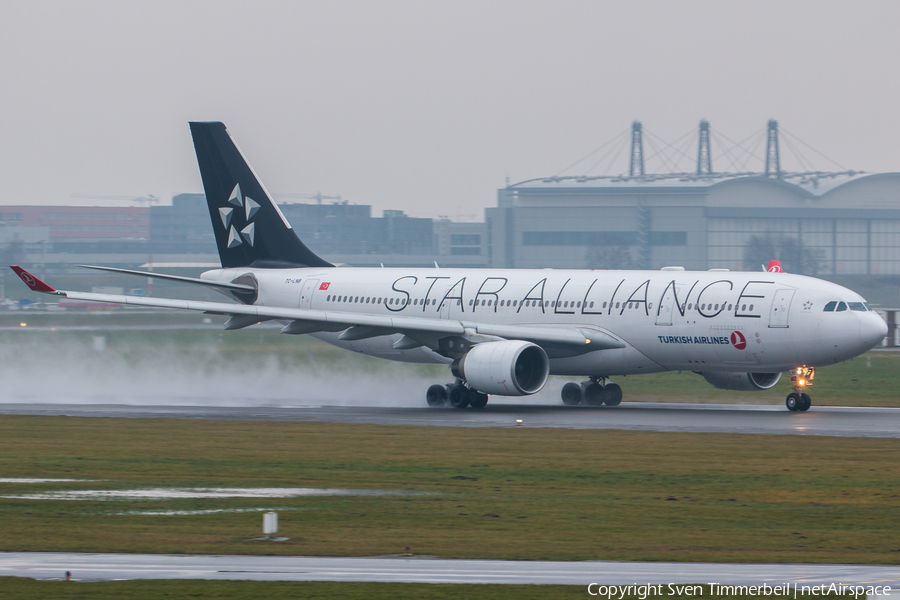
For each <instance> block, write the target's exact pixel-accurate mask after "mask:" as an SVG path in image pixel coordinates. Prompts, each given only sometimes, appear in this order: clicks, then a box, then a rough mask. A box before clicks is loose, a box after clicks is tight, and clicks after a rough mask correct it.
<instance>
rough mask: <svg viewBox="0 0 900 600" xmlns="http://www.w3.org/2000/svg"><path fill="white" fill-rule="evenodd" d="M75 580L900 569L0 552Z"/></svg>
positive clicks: (591, 579)
mask: <svg viewBox="0 0 900 600" xmlns="http://www.w3.org/2000/svg"><path fill="white" fill-rule="evenodd" d="M66 571H69V572H71V573H72V576H73V578H75V579H76V580H115V579H232V580H236V579H242V580H255V581H375V582H406V583H517V584H522V583H524V584H561V585H583V586H587V585H588V584H590V583H597V584H600V585H631V584H637V585H642V584H647V583H651V584H659V583H665V584H668V583H673V584H688V583H718V584H722V585H762V584H768V585H785V584H794V583H796V584H797V585H800V586H802V585H823V584H825V585H830V584H832V583H834V584H842V585H879V586H886V585H887V586H891V587H892V588H893V589H897V587H898V585H900V567H898V566H880V565H878V566H873V565H815V564H793V565H792V564H713V563H664V562H646V563H642V562H612V561H608V562H607V561H578V562H574V561H572V562H555V561H554V562H551V561H505V560H448V559H429V558H416V557H390V558H331V557H307V556H213V555H171V554H155V555H154V554H76V553H54V552H7V553H0V576H15V577H31V578H34V579H59V578H62V577H63V576H64V574H65V572H66Z"/></svg>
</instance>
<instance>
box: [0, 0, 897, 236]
mask: <svg viewBox="0 0 900 600" xmlns="http://www.w3.org/2000/svg"><path fill="white" fill-rule="evenodd" d="M898 31H900V3H897V2H824V1H821V0H819V1H815V2H789V1H785V0H779V1H776V2H761V1H754V2H718V1H716V2H650V1H648V2H597V1H594V2H566V1H559V0H557V1H553V2H549V1H548V2H535V1H526V0H518V1H511V2H500V1H492V2H489V1H485V0H480V1H477V2H466V1H461V0H453V1H452V2H427V1H415V2H388V1H366V2H341V1H335V0H329V1H327V2H324V1H323V2H299V1H298V2H260V1H254V2H234V1H232V2H223V1H215V2H199V1H194V2H191V1H184V0H179V1H177V2H165V1H160V0H154V1H153V2H135V1H130V2H120V1H115V2H75V1H71V0H69V1H64V2H41V1H34V0H32V1H29V2H3V3H2V5H0V49H2V60H0V86H2V87H0V90H2V93H0V124H2V127H0V132H2V138H0V186H2V190H3V195H2V199H0V202H2V203H4V204H75V203H83V204H107V203H105V202H101V201H92V200H76V199H73V198H71V197H70V196H71V195H72V194H94V195H108V196H140V195H145V194H156V195H159V196H161V197H163V198H165V199H168V198H170V197H171V195H172V194H175V193H179V192H199V191H202V187H201V183H200V176H199V174H198V172H197V166H196V160H195V157H194V154H193V145H192V142H191V137H190V132H189V130H188V125H187V122H188V121H189V120H222V121H224V122H225V123H226V125H227V126H228V128H229V131H230V132H231V134H232V135H233V136H234V137H235V139H236V140H237V141H238V142H239V143H240V145H241V148H242V150H243V151H244V152H245V154H247V155H248V157H249V159H250V161H251V162H252V164H253V166H254V168H255V169H256V170H257V172H258V173H259V175H260V176H261V177H262V178H263V180H264V182H265V183H266V185H267V187H268V188H269V190H270V191H271V192H272V193H273V194H289V193H315V192H317V191H321V192H322V193H323V194H329V195H338V194H340V195H342V196H343V197H344V198H347V199H349V200H350V201H351V202H355V203H360V204H372V205H373V206H374V208H375V214H376V215H378V214H380V211H381V210H383V209H386V208H397V209H402V210H405V211H406V212H407V213H409V214H412V215H415V216H431V217H433V216H438V215H448V216H450V217H451V218H465V219H473V218H478V219H480V218H482V217H483V210H484V208H485V207H488V206H492V205H494V204H495V203H496V190H497V188H500V187H502V186H503V185H504V181H505V178H506V177H509V178H510V179H511V180H512V181H513V182H516V181H521V180H524V179H529V178H532V177H541V176H547V175H552V174H554V173H557V172H559V171H560V170H562V169H563V168H565V167H566V166H567V165H569V164H570V163H572V162H574V161H576V160H577V159H579V158H581V157H582V156H584V155H585V154H587V153H588V152H590V151H591V150H593V149H595V148H596V147H598V146H599V145H600V144H602V143H603V142H606V141H607V140H609V139H610V138H613V137H614V136H616V135H617V134H619V133H621V132H622V131H624V130H626V128H627V127H628V126H629V124H630V122H631V121H632V120H634V119H640V120H641V121H642V122H643V123H644V125H645V127H646V128H647V129H648V130H650V131H651V132H652V133H653V134H656V135H657V136H659V137H660V138H662V139H665V140H668V141H674V140H675V139H676V138H678V137H679V136H680V135H682V134H684V133H686V132H688V131H690V130H691V129H693V128H695V127H696V126H697V122H698V121H699V120H700V119H701V118H706V119H709V120H710V122H711V126H712V128H713V130H714V132H721V133H722V134H723V135H724V136H727V137H729V138H730V139H732V140H734V141H738V140H740V139H743V138H745V137H747V136H749V135H750V134H752V133H753V132H755V131H757V130H759V129H760V128H761V127H764V125H765V122H766V120H767V119H769V118H770V117H774V118H777V119H778V120H779V122H780V123H781V125H782V126H783V127H784V128H785V129H786V130H787V131H789V132H790V133H792V134H794V135H795V136H797V137H798V138H799V139H801V140H803V141H804V142H806V143H808V144H809V145H811V146H812V147H814V148H815V149H816V150H818V151H819V152H821V153H822V154H824V155H825V156H827V157H829V158H830V159H832V160H833V161H835V162H837V163H838V164H840V165H842V166H845V167H847V168H853V169H859V170H865V171H897V170H900V151H898V148H900V144H898V142H900V108H898V107H900V84H898V77H900V70H898V66H897V65H898V59H900V35H898ZM797 147H798V148H802V149H804V150H805V151H806V152H805V155H806V158H807V159H808V160H810V162H812V163H813V164H814V166H816V167H817V168H819V169H834V168H836V167H835V166H834V164H832V163H830V162H828V161H827V160H826V159H824V158H822V157H820V156H818V155H817V154H815V153H814V152H812V151H808V150H806V149H805V147H803V146H800V145H798V146H797ZM720 150H721V149H717V148H715V147H714V148H713V156H714V157H716V156H717V155H718V154H719V152H720ZM695 152H696V149H695V148H694V147H691V150H690V152H689V154H693V153H695ZM601 154H602V153H601ZM648 154H649V152H648ZM760 155H761V150H760ZM598 156H599V154H598ZM783 160H784V163H785V165H784V166H785V167H786V168H788V169H798V168H799V165H798V164H797V163H796V162H795V161H794V159H793V157H792V156H791V155H790V154H785V155H784V158H783ZM723 162H724V161H722V160H720V161H718V162H717V163H714V165H713V166H714V167H716V168H718V169H722V168H724V167H725V166H727V165H726V164H723ZM760 164H761V163H759V164H757V165H756V168H759V165H760ZM589 166H590V163H589V162H588V163H586V164H585V165H584V167H583V168H582V167H579V169H580V170H581V171H584V170H586V169H587V167H589ZM682 166H685V167H686V168H693V165H689V164H687V162H684V163H683V165H682ZM579 169H575V170H574V171H573V173H574V174H579ZM622 171H627V162H626V157H625V154H623V155H621V156H620V158H619V161H618V163H616V164H614V165H612V170H611V172H612V173H619V172H622ZM595 172H596V171H595ZM118 203H119V204H123V203H124V202H118Z"/></svg>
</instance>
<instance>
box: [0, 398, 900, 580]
mask: <svg viewBox="0 0 900 600" xmlns="http://www.w3.org/2000/svg"><path fill="white" fill-rule="evenodd" d="M898 473H900V444H898V443H897V441H896V440H891V439H869V438H843V437H818V436H810V437H806V436H773V435H749V434H740V435H739V434H712V433H662V432H642V431H607V430H561V429H531V428H519V427H511V428H508V429H506V428H455V427H440V428H435V427H401V426H379V425H355V424H336V423H280V422H243V421H205V420H204V421H200V420H198V421H193V420H173V419H159V420H157V419H109V418H68V417H36V416H7V417H2V418H0V477H50V478H53V477H58V478H77V479H93V480H103V481H94V482H81V483H65V484H62V483H55V484H54V483H44V484H0V496H16V495H22V494H28V493H39V492H46V491H54V490H63V489H64V490H73V489H82V490H90V489H133V488H150V487H312V488H345V489H371V490H399V491H415V492H427V493H426V494H422V495H412V496H321V497H301V498H273V499H253V498H221V499H181V500H140V501H137V500H115V501H112V500H111V501H100V500H86V501H63V500H26V499H16V498H9V497H6V498H0V522H2V523H3V527H2V528H0V550H7V551H72V552H165V553H214V554H215V553H219V554H279V555H320V556H375V555H391V554H399V553H401V552H403V549H404V548H405V547H406V546H410V547H411V548H412V551H413V553H415V554H419V555H434V556H440V557H446V558H496V559H521V560H656V561H712V562H722V561H725V562H728V561H734V562H820V563H870V564H896V563H897V562H898V560H900V543H898V541H897V536H896V532H897V531H898V530H900V511H898V510H897V508H898V504H900V500H898V494H900V489H898V488H900V483H898V477H897V474H898ZM265 508H276V509H277V510H278V512H279V514H280V519H279V521H280V523H279V525H280V535H283V536H286V537H289V538H290V540H288V541H287V542H283V543H269V542H258V541H248V540H249V539H250V538H255V537H259V535H260V533H261V527H262V523H261V522H262V518H261V516H260V514H259V512H229V511H249V510H254V509H265ZM166 510H179V511H193V512H196V511H224V512H214V513H207V514H187V515H158V514H157V515H148V514H141V513H148V512H157V513H158V512H162V511H166Z"/></svg>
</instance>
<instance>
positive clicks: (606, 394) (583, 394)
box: [560, 377, 622, 406]
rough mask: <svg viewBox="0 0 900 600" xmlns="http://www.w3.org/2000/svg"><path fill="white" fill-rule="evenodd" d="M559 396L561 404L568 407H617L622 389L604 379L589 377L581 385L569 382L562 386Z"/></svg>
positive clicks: (620, 399)
mask: <svg viewBox="0 0 900 600" xmlns="http://www.w3.org/2000/svg"><path fill="white" fill-rule="evenodd" d="M560 396H561V397H562V401H563V404H566V405H568V406H575V405H578V404H587V405H588V406H600V405H603V404H605V405H606V406H618V405H619V404H620V403H621V402H622V388H621V387H620V386H619V385H617V384H615V383H609V382H608V381H607V379H606V377H591V378H590V379H589V380H588V381H582V382H581V383H575V382H574V381H570V382H569V383H567V384H566V385H564V386H563V388H562V393H561V394H560Z"/></svg>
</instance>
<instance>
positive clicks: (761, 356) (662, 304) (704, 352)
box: [12, 122, 887, 411]
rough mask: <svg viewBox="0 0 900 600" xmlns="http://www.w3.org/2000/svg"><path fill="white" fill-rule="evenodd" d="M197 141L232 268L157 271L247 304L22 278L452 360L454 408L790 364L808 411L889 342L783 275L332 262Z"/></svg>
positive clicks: (751, 384)
mask: <svg viewBox="0 0 900 600" xmlns="http://www.w3.org/2000/svg"><path fill="white" fill-rule="evenodd" d="M191 133H192V135H193V138H194V147H195V149H196V152H197V161H198V163H199V166H200V175H201V177H202V179H203V187H204V190H205V192H206V198H207V202H208V204H209V214H210V217H211V219H212V226H213V230H214V231H215V237H216V243H217V245H218V250H219V257H220V259H221V263H222V268H221V269H215V270H212V271H207V272H205V273H203V274H202V275H201V277H200V278H199V279H195V278H189V277H180V276H175V275H164V274H160V273H153V274H152V276H153V277H155V278H161V279H168V280H174V281H181V282H185V283H192V284H197V285H203V286H208V287H209V288H211V289H214V290H216V291H218V292H221V293H222V294H224V295H225V296H228V297H229V298H231V299H232V300H234V301H236V303H234V302H194V301H187V300H174V299H161V298H146V297H137V296H119V295H110V294H92V293H84V292H74V291H58V290H55V289H53V288H52V287H50V286H49V285H47V284H46V283H44V282H43V281H40V280H39V279H37V278H36V277H34V276H33V275H31V274H30V273H28V272H27V271H25V270H23V269H21V268H19V267H17V266H13V267H12V268H13V270H14V271H15V272H16V273H17V274H18V275H19V276H20V277H21V278H22V280H23V281H24V282H25V283H26V284H27V285H28V287H30V288H31V289H32V290H35V291H38V292H44V293H48V294H56V295H59V296H64V297H67V298H72V299H75V300H84V301H91V302H115V303H121V304H130V305H140V306H154V307H161V308H176V309H185V310H195V311H203V312H206V313H211V314H217V315H227V316H229V317H230V318H229V319H228V321H227V322H226V323H225V329H229V330H232V329H241V328H243V327H248V326H250V325H254V324H256V323H260V322H262V321H270V320H275V321H279V322H281V323H283V324H284V328H283V329H282V330H281V333H284V334H288V335H300V334H308V335H312V336H314V337H316V338H319V339H321V340H324V341H326V342H328V343H330V344H334V345H335V346H338V347H341V348H345V349H347V350H351V351H354V352H359V353H362V354H367V355H370V356H377V357H379V358H385V359H388V360H397V361H406V362H418V363H442V364H446V365H448V366H449V367H450V370H451V372H452V374H453V376H454V377H455V381H454V382H453V383H450V384H447V385H432V386H431V387H430V388H428V390H427V393H426V400H427V402H428V404H429V405H430V406H443V405H445V404H450V405H451V406H454V407H456V408H465V407H467V406H471V407H474V408H480V407H484V406H485V405H486V404H487V402H488V395H489V394H496V395H502V396H525V395H529V394H534V393H536V392H537V391H539V390H540V389H542V388H543V387H544V384H545V383H546V382H547V379H548V376H549V375H568V376H584V377H586V378H587V380H586V381H584V382H583V383H581V384H578V383H573V382H570V383H566V384H565V385H564V386H563V387H562V394H561V395H562V401H563V402H564V403H565V404H570V405H574V404H580V403H585V404H588V405H592V406H599V405H601V404H605V405H607V406H615V405H617V404H619V403H620V402H621V400H622V388H621V387H619V386H618V385H617V384H615V383H611V382H609V377H612V376H620V375H621V376H624V375H635V374H640V373H657V372H661V371H672V370H686V371H694V372H696V373H698V374H700V375H702V376H703V377H704V378H705V379H706V380H707V381H708V382H709V383H710V384H712V385H714V386H715V387H717V388H720V389H728V390H746V391H754V390H766V389H770V388H771V387H772V386H774V385H775V384H776V383H777V382H778V380H779V379H780V378H781V374H782V373H783V372H785V371H791V374H792V379H793V380H794V391H793V392H792V393H791V394H789V395H788V397H787V400H786V402H785V403H786V405H787V407H788V408H789V409H790V410H792V411H797V410H799V411H804V410H808V409H809V407H810V405H811V399H810V396H809V394H808V393H806V391H804V390H805V388H806V386H807V385H808V382H809V380H811V379H812V378H813V375H814V367H815V366H823V365H831V364H834V363H838V362H842V361H845V360H849V359H851V358H853V357H855V356H859V355H860V354H862V353H863V352H866V351H867V350H869V349H870V348H873V347H874V346H876V345H878V344H879V343H880V342H881V341H882V339H883V338H884V336H885V335H886V333H887V325H886V324H885V322H884V320H882V318H881V317H880V316H879V315H878V314H877V313H875V312H873V311H872V309H871V308H870V307H869V305H868V304H867V303H866V301H865V300H864V299H863V298H861V297H860V296H859V295H858V294H856V293H854V292H853V291H851V290H849V289H847V288H844V287H841V286H839V285H835V284H833V283H829V282H827V281H822V280H819V279H814V278H811V277H805V276H802V275H793V274H788V273H781V272H728V271H727V270H722V269H713V270H710V271H699V272H697V271H685V270H684V269H683V268H681V267H666V268H663V269H662V270H660V271H595V270H590V271H587V270H554V269H545V270H525V269H515V270H510V269H441V268H437V265H436V267H435V268H433V269H397V268H380V269H379V268H352V267H335V266H334V265H331V264H329V263H328V262H326V261H324V260H322V259H321V258H319V257H318V256H316V255H315V254H314V253H313V252H311V251H310V250H309V249H308V248H307V247H306V246H305V245H304V244H303V242H302V241H300V239H299V238H298V237H297V235H296V233H295V232H294V231H293V229H292V228H291V225H290V223H288V221H287V219H285V218H284V215H283V214H282V213H281V211H280V210H279V209H278V206H277V205H276V204H275V203H274V202H273V201H272V197H271V195H270V194H269V193H268V192H267V191H266V188H265V187H264V186H263V184H262V182H261V181H259V179H258V177H257V176H256V174H255V173H254V171H253V169H252V168H251V167H250V165H249V164H248V163H247V161H246V159H245V158H244V156H243V155H242V153H241V151H240V150H239V149H238V147H237V145H236V144H235V143H234V141H233V140H232V139H231V137H230V136H229V134H228V132H227V131H226V129H225V125H224V124H222V123H219V122H209V123H191ZM90 268H94V269H101V270H106V271H114V272H120V273H130V274H136V275H140V276H143V277H146V276H147V275H148V273H147V272H145V271H131V270H126V269H117V268H111V267H90Z"/></svg>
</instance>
